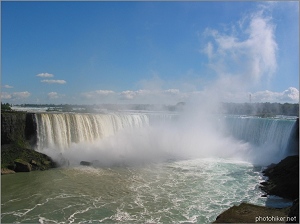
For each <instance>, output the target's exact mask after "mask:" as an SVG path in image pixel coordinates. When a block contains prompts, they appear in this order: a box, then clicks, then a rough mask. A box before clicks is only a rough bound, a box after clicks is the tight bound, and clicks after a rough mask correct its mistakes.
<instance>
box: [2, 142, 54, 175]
mask: <svg viewBox="0 0 300 224" xmlns="http://www.w3.org/2000/svg"><path fill="white" fill-rule="evenodd" d="M54 167H57V165H56V163H55V162H54V161H53V160H52V159H51V158H50V157H49V156H47V155H45V154H43V153H40V152H37V151H35V150H32V149H27V148H22V147H20V146H16V145H12V144H9V145H2V146H1V171H2V170H3V172H1V174H8V173H13V172H8V171H7V169H8V170H11V171H15V172H30V171H34V170H47V169H50V168H54Z"/></svg>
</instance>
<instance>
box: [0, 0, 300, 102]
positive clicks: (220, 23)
mask: <svg viewBox="0 0 300 224" xmlns="http://www.w3.org/2000/svg"><path fill="white" fill-rule="evenodd" d="M1 21H2V27H1V29H2V33H1V39H2V40H1V41H2V50H1V51H2V52H1V53H2V77H1V87H2V88H1V91H2V101H3V102H9V103H13V104H17V103H55V104H60V103H72V104H73V103H76V104H93V103H163V104H174V103H177V102H180V101H188V100H189V99H190V98H192V97H202V98H208V99H209V98H210V96H211V95H214V96H218V97H220V100H221V101H226V102H248V100H249V94H251V95H252V98H253V101H255V102H292V103H298V102H299V91H298V89H299V2H298V1H293V2H5V1H4V2H1Z"/></svg>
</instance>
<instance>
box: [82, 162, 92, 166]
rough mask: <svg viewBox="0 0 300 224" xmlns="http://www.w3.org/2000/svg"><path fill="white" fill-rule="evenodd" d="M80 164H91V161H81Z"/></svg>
mask: <svg viewBox="0 0 300 224" xmlns="http://www.w3.org/2000/svg"><path fill="white" fill-rule="evenodd" d="M80 165H82V166H91V165H92V163H91V162H87V161H81V162H80Z"/></svg>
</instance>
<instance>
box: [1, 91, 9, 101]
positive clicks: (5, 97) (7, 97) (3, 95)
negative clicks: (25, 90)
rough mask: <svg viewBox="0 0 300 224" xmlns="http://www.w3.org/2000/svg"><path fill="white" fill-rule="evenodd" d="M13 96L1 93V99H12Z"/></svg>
mask: <svg viewBox="0 0 300 224" xmlns="http://www.w3.org/2000/svg"><path fill="white" fill-rule="evenodd" d="M11 98H12V95H11V94H10V93H7V92H1V99H11Z"/></svg>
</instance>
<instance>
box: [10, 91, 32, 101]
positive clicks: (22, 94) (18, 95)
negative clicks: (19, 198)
mask: <svg viewBox="0 0 300 224" xmlns="http://www.w3.org/2000/svg"><path fill="white" fill-rule="evenodd" d="M30 95H31V94H30V93H29V92H28V91H24V92H14V93H12V98H14V99H24V98H27V97H29V96H30Z"/></svg>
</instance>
